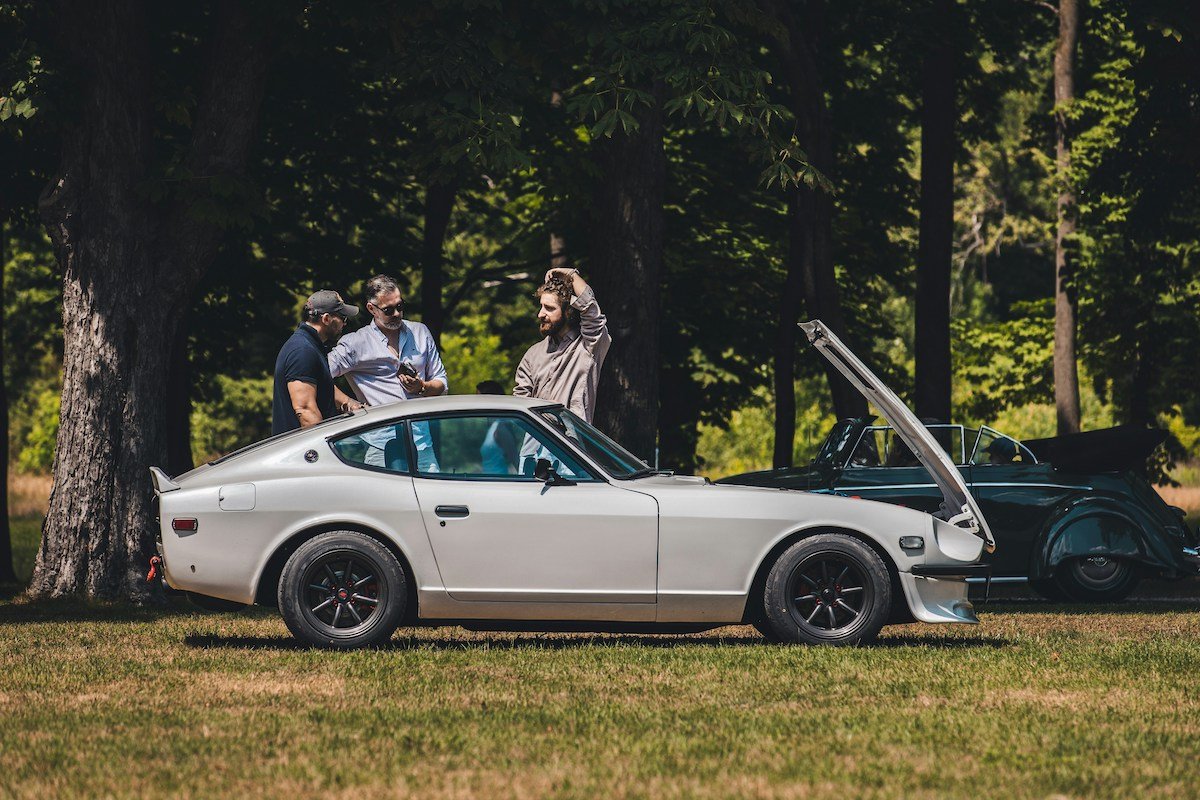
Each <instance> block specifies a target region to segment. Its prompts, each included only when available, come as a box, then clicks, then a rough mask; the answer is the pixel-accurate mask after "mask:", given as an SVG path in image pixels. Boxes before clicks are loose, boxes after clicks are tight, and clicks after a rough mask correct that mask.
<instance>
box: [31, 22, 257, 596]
mask: <svg viewBox="0 0 1200 800" xmlns="http://www.w3.org/2000/svg"><path fill="white" fill-rule="evenodd" d="M147 17H148V14H147V7H146V5H145V4H144V3H142V2H138V1H137V0H105V1H104V2H89V1H88V0H62V1H61V2H59V3H58V4H57V7H56V8H55V9H54V17H53V18H54V20H55V24H56V26H57V33H58V35H59V46H60V48H61V51H62V52H64V53H67V54H70V55H71V56H72V57H73V58H74V62H73V63H71V64H70V65H69V67H70V69H71V70H72V73H73V74H74V75H75V76H76V79H77V80H78V81H79V83H80V96H81V100H82V102H81V104H80V107H79V109H78V116H77V118H76V119H74V120H73V121H72V122H71V123H70V124H69V126H68V129H67V130H66V131H65V132H64V134H63V142H62V157H61V161H60V164H59V168H58V171H57V174H56V175H55V177H54V178H53V179H52V181H51V182H50V184H49V185H48V186H47V187H46V189H45V191H44V192H43V194H42V198H41V201H40V209H41V213H42V218H43V222H44V224H45V226H46V229H47V231H48V232H49V234H50V238H51V241H52V242H53V244H54V249H55V253H56V256H57V258H58V260H59V264H60V267H61V268H62V272H63V309H64V313H63V334H64V352H63V397H62V413H61V416H60V428H59V434H58V441H57V447H56V449H55V457H54V488H53V490H52V492H51V495H50V508H49V511H48V513H47V515H46V521H45V524H44V527H43V530H42V545H41V548H40V549H39V551H38V555H37V562H36V565H35V569H34V576H33V581H32V584H31V587H30V588H31V591H32V593H33V594H34V595H37V596H57V595H64V594H76V593H79V594H84V595H87V596H89V597H114V596H126V597H132V598H134V599H141V598H143V597H145V595H146V589H145V584H144V582H143V580H142V576H143V575H144V571H145V565H146V560H147V558H148V557H149V555H150V554H151V553H152V552H153V518H152V515H151V509H150V501H151V497H152V491H151V488H150V481H149V477H148V473H147V468H148V467H149V466H150V465H152V464H163V463H165V462H166V457H167V444H166V388H165V387H166V386H167V383H168V379H169V375H170V360H171V351H172V343H173V341H174V338H175V334H176V331H177V329H178V324H177V323H178V320H179V318H180V316H181V315H182V314H183V313H185V311H186V309H187V308H188V306H189V305H190V302H191V298H192V293H193V291H194V289H195V286H196V284H197V282H198V280H199V278H200V276H201V275H202V274H203V272H204V271H205V270H206V269H207V268H208V266H209V264H210V263H211V262H212V259H213V257H214V256H215V254H216V250H217V246H218V244H219V241H220V234H221V231H220V228H219V227H218V226H217V225H216V224H214V223H213V222H211V221H209V220H206V219H205V218H203V217H202V216H200V215H198V214H196V213H194V210H195V209H194V207H195V203H196V200H197V199H198V198H201V197H203V196H205V195H206V193H207V186H208V184H207V183H206V182H207V181H208V180H210V179H214V178H230V177H236V176H239V175H240V174H241V173H242V171H243V170H244V168H245V164H246V161H247V155H248V153H249V149H250V145H251V142H252V141H253V139H254V128H255V125H256V122H257V117H258V109H259V106H260V105H261V101H262V94H263V89H264V85H265V76H266V55H265V48H264V47H263V44H262V37H261V35H260V31H259V28H258V26H257V25H256V24H255V22H254V20H252V18H251V17H250V16H249V15H248V13H247V11H246V9H245V8H244V7H243V6H242V4H240V3H237V2H233V0H229V2H224V3H221V4H220V5H219V6H218V9H217V11H216V13H215V15H214V17H215V19H214V25H215V33H214V36H213V39H212V43H211V48H210V52H209V55H208V59H207V62H206V65H205V68H204V71H203V77H202V85H201V86H200V89H199V97H200V102H199V105H198V108H197V114H196V119H195V124H194V127H193V138H192V141H191V143H190V146H189V148H188V151H187V154H186V156H185V157H184V161H183V163H184V166H185V168H186V170H187V172H188V173H189V174H190V175H191V176H193V178H192V180H191V181H188V182H185V183H186V184H187V185H184V186H182V187H181V188H180V189H179V190H178V191H177V193H176V195H175V196H174V197H173V198H172V199H171V201H169V202H166V203H161V204H151V203H150V202H149V201H148V200H147V199H146V195H145V192H144V191H142V186H143V185H144V183H145V182H146V181H147V180H148V179H151V178H153V177H154V176H153V175H152V174H151V172H150V170H151V165H152V164H153V163H154V154H153V142H152V139H151V127H152V117H151V115H152V113H153V108H154V97H153V93H152V85H151V78H152V71H153V65H152V64H150V63H149V41H148V39H149V31H148V26H147Z"/></svg>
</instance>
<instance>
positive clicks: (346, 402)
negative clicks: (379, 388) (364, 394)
mask: <svg viewBox="0 0 1200 800" xmlns="http://www.w3.org/2000/svg"><path fill="white" fill-rule="evenodd" d="M333 405H334V408H336V409H337V410H338V411H341V412H342V413H347V412H350V411H358V410H359V409H360V408H366V406H364V405H363V404H362V403H360V402H358V401H357V400H355V399H354V398H353V397H351V396H350V395H348V394H346V393H345V392H343V391H342V390H341V389H339V388H338V387H336V386H334V387H333Z"/></svg>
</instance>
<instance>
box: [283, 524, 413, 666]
mask: <svg viewBox="0 0 1200 800" xmlns="http://www.w3.org/2000/svg"><path fill="white" fill-rule="evenodd" d="M407 598H408V589H407V585H406V583H405V578H404V570H403V568H402V567H401V566H400V564H399V563H398V562H397V561H396V557H395V556H394V555H392V553H391V551H390V550H388V549H387V548H386V547H384V546H383V545H382V544H380V543H379V542H377V541H376V540H374V539H372V538H371V537H370V536H365V535H363V534H361V533H355V532H353V531H331V532H329V533H323V534H321V535H320V536H317V537H315V538H313V539H310V540H309V541H307V542H305V543H304V544H302V545H301V546H300V547H299V548H298V549H297V550H296V552H295V553H293V554H292V556H291V557H290V558H289V559H288V560H287V563H286V564H285V565H284V567H283V574H282V575H281V576H280V578H279V610H280V612H281V613H282V614H283V621H284V622H286V623H287V626H288V630H290V631H291V632H292V635H294V636H295V637H296V638H297V639H299V640H301V641H302V642H305V643H307V644H310V645H314V646H316V647H329V648H337V649H350V648H355V647H369V646H371V645H378V644H382V643H383V642H386V641H387V640H388V639H389V638H391V635H392V633H393V632H394V631H395V630H396V626H397V625H399V624H400V620H401V619H402V618H403V617H404V606H405V604H406V603H407Z"/></svg>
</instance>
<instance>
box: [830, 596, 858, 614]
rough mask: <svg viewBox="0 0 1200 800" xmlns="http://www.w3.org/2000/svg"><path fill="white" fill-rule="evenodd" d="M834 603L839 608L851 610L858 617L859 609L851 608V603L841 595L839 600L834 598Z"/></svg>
mask: <svg viewBox="0 0 1200 800" xmlns="http://www.w3.org/2000/svg"><path fill="white" fill-rule="evenodd" d="M833 604H834V605H835V606H837V607H838V608H840V609H843V610H844V611H849V612H850V613H851V614H853V615H854V616H855V617H857V616H858V612H857V611H855V610H854V609H853V608H851V607H850V606H849V604H848V603H846V601H845V600H843V599H842V598H840V597H839V598H838V599H837V600H834V601H833Z"/></svg>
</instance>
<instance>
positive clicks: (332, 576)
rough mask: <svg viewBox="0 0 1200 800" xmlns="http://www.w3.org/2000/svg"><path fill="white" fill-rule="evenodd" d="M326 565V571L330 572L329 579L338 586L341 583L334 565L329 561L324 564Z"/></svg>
mask: <svg viewBox="0 0 1200 800" xmlns="http://www.w3.org/2000/svg"><path fill="white" fill-rule="evenodd" d="M324 567H325V571H326V572H327V573H329V580H330V581H332V583H333V585H334V586H337V585H338V583H339V581H338V576H337V573H336V572H334V571H333V567H331V566H329V563H328V562H326V563H325V564H324Z"/></svg>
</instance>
